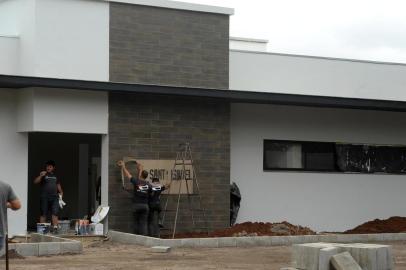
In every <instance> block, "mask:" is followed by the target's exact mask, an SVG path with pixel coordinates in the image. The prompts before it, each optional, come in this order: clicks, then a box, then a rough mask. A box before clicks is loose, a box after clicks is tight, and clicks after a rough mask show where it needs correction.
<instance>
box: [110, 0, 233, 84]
mask: <svg viewBox="0 0 406 270" xmlns="http://www.w3.org/2000/svg"><path fill="white" fill-rule="evenodd" d="M228 42H229V16H228V15H221V14H211V13H203V12H194V11H185V10H174V9H165V8H158V7H148V6H138V5H129V4H119V3H110V81H115V82H128V83H146V84H159V85H174V86H189V87H203V88H218V89H228V65H229V44H228Z"/></svg>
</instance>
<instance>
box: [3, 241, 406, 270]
mask: <svg viewBox="0 0 406 270" xmlns="http://www.w3.org/2000/svg"><path fill="white" fill-rule="evenodd" d="M386 244H390V245H392V246H393V249H394V255H395V267H396V269H397V270H406V242H393V243H386ZM0 263H1V265H2V267H3V268H4V266H3V265H4V261H0ZM284 266H290V247H255V248H195V249H193V248H190V249H185V248H179V249H173V250H172V251H171V252H170V253H165V254H162V253H152V252H151V251H150V249H149V248H145V247H139V246H130V245H121V244H115V243H109V242H105V243H103V244H96V245H94V246H93V247H87V248H85V250H84V253H83V254H81V255H63V256H52V257H27V258H25V259H12V260H11V264H10V269H11V270H20V269H41V270H44V269H58V270H64V269H86V270H93V269H94V270H95V269H127V270H128V269H151V270H156V269H164V270H172V269H173V270H186V269H192V270H193V269H195V270H203V269H275V270H279V269H280V268H281V267H284ZM3 268H1V267H0V269H3Z"/></svg>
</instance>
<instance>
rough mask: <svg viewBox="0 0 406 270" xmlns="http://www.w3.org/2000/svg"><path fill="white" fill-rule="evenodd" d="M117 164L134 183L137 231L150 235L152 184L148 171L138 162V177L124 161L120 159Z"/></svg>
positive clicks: (134, 208)
mask: <svg viewBox="0 0 406 270" xmlns="http://www.w3.org/2000/svg"><path fill="white" fill-rule="evenodd" d="M117 165H118V166H120V167H121V169H122V170H123V172H124V175H125V176H126V177H127V178H128V179H129V180H130V183H131V184H133V185H134V197H133V213H134V221H135V230H134V231H135V233H136V234H139V235H148V213H149V206H148V193H149V192H150V189H151V184H150V183H149V182H148V181H147V178H148V172H147V171H145V170H143V167H142V165H141V164H140V163H137V171H138V176H137V178H135V177H133V176H132V174H131V173H130V172H129V171H128V170H127V168H126V167H125V163H124V161H122V160H120V161H118V162H117Z"/></svg>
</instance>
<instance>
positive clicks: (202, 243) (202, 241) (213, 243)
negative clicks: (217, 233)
mask: <svg viewBox="0 0 406 270" xmlns="http://www.w3.org/2000/svg"><path fill="white" fill-rule="evenodd" d="M218 246H219V241H218V239H217V238H199V247H207V248H215V247H218Z"/></svg>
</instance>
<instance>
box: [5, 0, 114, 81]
mask: <svg viewBox="0 0 406 270" xmlns="http://www.w3.org/2000/svg"><path fill="white" fill-rule="evenodd" d="M3 15H4V16H3ZM1 34H3V35H5V34H8V35H18V36H19V47H18V54H19V56H20V57H19V58H15V59H14V62H15V65H16V66H17V67H18V68H17V69H16V70H15V71H14V74H15V75H23V76H34V77H50V78H66V79H82V80H95V81H108V79H109V3H108V2H104V1H92V0H4V1H2V2H0V35H1ZM0 46H1V40H0ZM0 56H1V55H0ZM0 68H1V64H0ZM0 74H2V72H1V69H0ZM7 74H10V73H7Z"/></svg>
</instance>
